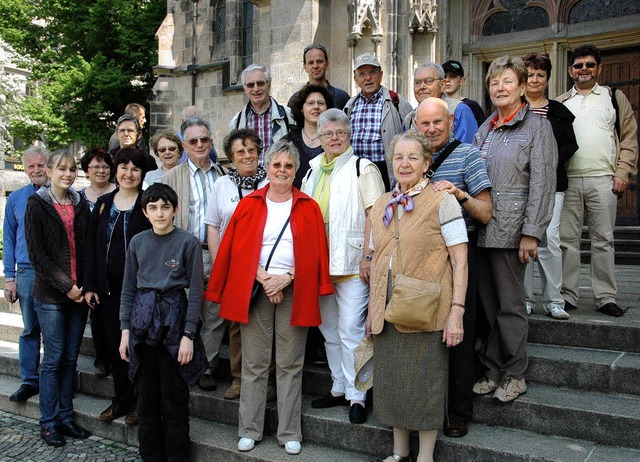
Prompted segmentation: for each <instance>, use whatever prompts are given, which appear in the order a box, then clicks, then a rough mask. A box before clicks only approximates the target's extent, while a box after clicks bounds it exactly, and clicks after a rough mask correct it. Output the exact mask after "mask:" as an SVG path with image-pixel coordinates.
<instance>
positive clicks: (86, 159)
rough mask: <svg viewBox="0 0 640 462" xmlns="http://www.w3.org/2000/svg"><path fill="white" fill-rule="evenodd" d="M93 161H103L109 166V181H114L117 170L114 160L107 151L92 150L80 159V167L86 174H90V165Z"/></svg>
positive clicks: (100, 149)
mask: <svg viewBox="0 0 640 462" xmlns="http://www.w3.org/2000/svg"><path fill="white" fill-rule="evenodd" d="M93 159H99V160H103V161H104V163H105V164H107V165H108V166H109V181H111V180H113V177H114V176H115V174H116V169H115V167H114V165H113V160H112V159H111V156H110V155H109V153H108V152H107V151H105V150H104V149H102V148H91V149H89V150H88V151H87V152H86V153H85V154H84V156H82V158H81V159H80V167H82V170H83V171H84V173H88V171H89V164H90V163H91V161H92V160H93Z"/></svg>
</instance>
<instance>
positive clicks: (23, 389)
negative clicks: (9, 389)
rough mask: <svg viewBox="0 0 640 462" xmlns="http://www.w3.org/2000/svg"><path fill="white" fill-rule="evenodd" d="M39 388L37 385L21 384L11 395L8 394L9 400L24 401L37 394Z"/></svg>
mask: <svg viewBox="0 0 640 462" xmlns="http://www.w3.org/2000/svg"><path fill="white" fill-rule="evenodd" d="M39 391H40V390H39V389H38V388H37V387H34V386H31V385H27V384H24V383H23V384H22V385H20V388H18V390H17V391H16V392H15V393H14V394H13V395H11V396H9V401H13V402H14V403H24V402H25V401H26V400H28V399H29V398H31V397H32V396H35V395H37V394H38V392H39Z"/></svg>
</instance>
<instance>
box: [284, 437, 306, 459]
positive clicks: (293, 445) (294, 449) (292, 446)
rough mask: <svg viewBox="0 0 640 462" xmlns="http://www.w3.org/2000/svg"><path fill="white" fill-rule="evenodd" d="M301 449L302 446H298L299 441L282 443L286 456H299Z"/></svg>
mask: <svg viewBox="0 0 640 462" xmlns="http://www.w3.org/2000/svg"><path fill="white" fill-rule="evenodd" d="M301 449H302V445H301V444H300V441H287V442H286V443H284V452H286V453H287V454H292V455H294V456H295V455H296V454H300V450H301Z"/></svg>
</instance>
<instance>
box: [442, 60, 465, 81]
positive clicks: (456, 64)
mask: <svg viewBox="0 0 640 462" xmlns="http://www.w3.org/2000/svg"><path fill="white" fill-rule="evenodd" d="M442 68H443V69H444V71H445V72H451V73H452V74H453V75H456V76H460V77H464V68H463V67H462V64H460V61H453V60H449V61H447V62H446V63H444V64H443V65H442Z"/></svg>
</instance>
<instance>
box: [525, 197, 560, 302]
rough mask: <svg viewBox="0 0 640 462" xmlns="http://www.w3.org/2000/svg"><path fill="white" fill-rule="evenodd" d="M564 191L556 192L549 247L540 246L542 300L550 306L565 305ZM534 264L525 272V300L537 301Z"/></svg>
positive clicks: (539, 268) (539, 267)
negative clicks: (561, 247) (563, 270)
mask: <svg viewBox="0 0 640 462" xmlns="http://www.w3.org/2000/svg"><path fill="white" fill-rule="evenodd" d="M563 203H564V193H563V192H557V193H556V202H555V205H554V206H553V217H552V218H551V223H549V227H548V228H547V247H539V248H538V258H537V260H536V261H537V263H538V271H539V272H540V283H541V284H542V300H541V302H542V303H543V304H544V305H545V306H546V307H547V308H549V307H550V306H551V305H556V306H559V307H564V299H563V298H562V295H561V294H560V289H561V288H562V250H561V249H560V217H561V216H562V204H563ZM533 266H534V262H533V261H529V264H528V265H527V268H526V270H525V273H524V292H525V300H527V301H528V302H532V303H535V301H536V298H535V296H534V295H533Z"/></svg>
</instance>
